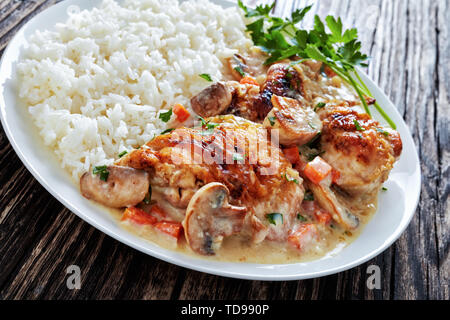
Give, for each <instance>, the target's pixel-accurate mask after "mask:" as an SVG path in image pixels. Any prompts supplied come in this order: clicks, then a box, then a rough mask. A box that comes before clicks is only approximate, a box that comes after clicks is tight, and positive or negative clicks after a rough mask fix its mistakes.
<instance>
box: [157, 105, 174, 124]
mask: <svg viewBox="0 0 450 320" xmlns="http://www.w3.org/2000/svg"><path fill="white" fill-rule="evenodd" d="M171 116H172V108H170V109H169V111H166V112H161V113H160V114H159V118H160V119H161V121H162V122H168V121H169V120H170V117H171Z"/></svg>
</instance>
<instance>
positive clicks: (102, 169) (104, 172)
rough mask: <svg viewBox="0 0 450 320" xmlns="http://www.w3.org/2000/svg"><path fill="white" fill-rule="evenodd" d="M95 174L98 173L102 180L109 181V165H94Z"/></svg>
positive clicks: (93, 171)
mask: <svg viewBox="0 0 450 320" xmlns="http://www.w3.org/2000/svg"><path fill="white" fill-rule="evenodd" d="M92 173H93V174H98V175H99V176H100V180H103V181H107V180H108V176H109V171H108V168H107V166H98V167H94V170H92Z"/></svg>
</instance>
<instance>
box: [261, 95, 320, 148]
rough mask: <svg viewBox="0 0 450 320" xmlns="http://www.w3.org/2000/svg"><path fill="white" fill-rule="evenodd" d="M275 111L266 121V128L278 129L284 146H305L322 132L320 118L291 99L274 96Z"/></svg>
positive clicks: (271, 112)
mask: <svg viewBox="0 0 450 320" xmlns="http://www.w3.org/2000/svg"><path fill="white" fill-rule="evenodd" d="M271 102H272V105H273V109H272V110H271V111H270V112H269V113H268V114H267V116H266V118H265V119H264V127H266V128H268V129H278V130H279V135H280V143H281V144H283V145H294V144H295V145H304V144H305V143H308V142H309V141H311V140H312V139H313V138H314V137H316V136H317V134H318V133H319V132H320V131H321V130H322V122H321V121H320V118H319V116H318V115H317V114H316V113H315V112H314V110H313V109H311V108H309V107H304V106H302V105H301V104H300V102H299V101H297V100H295V99H291V98H286V97H280V96H277V95H275V94H274V95H273V96H272V98H271Z"/></svg>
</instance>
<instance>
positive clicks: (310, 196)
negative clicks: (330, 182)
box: [303, 190, 314, 201]
mask: <svg viewBox="0 0 450 320" xmlns="http://www.w3.org/2000/svg"><path fill="white" fill-rule="evenodd" d="M303 200H305V201H314V194H313V193H312V192H311V190H306V192H305V197H304V198H303Z"/></svg>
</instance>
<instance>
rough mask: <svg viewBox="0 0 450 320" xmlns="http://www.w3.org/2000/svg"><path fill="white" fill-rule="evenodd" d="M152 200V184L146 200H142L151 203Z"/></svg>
mask: <svg viewBox="0 0 450 320" xmlns="http://www.w3.org/2000/svg"><path fill="white" fill-rule="evenodd" d="M151 200H152V186H149V187H148V192H147V194H146V195H145V198H144V200H142V202H144V203H145V204H150V202H151Z"/></svg>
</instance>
